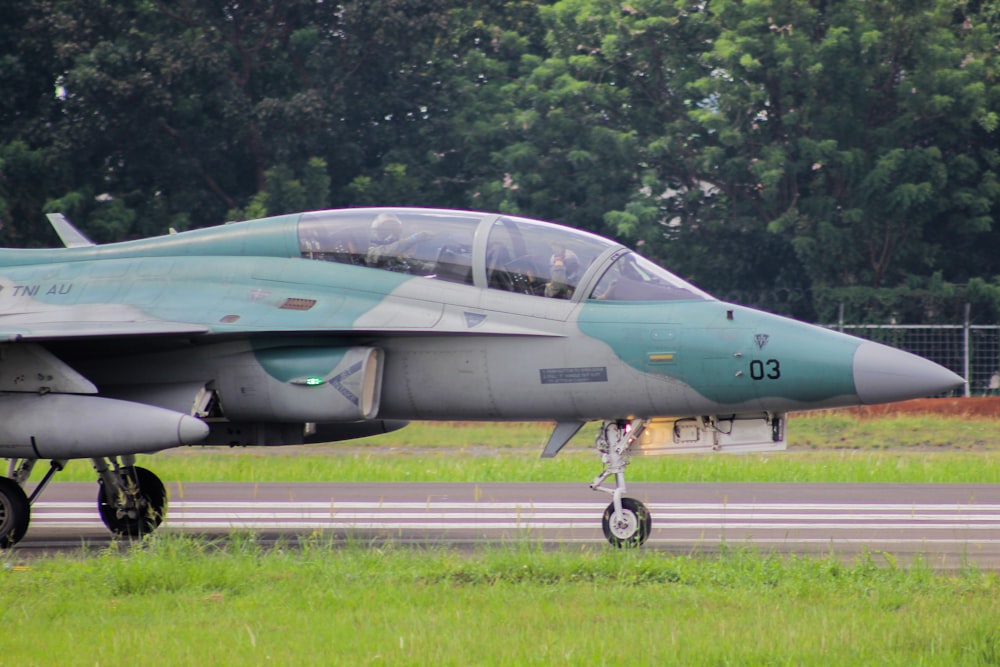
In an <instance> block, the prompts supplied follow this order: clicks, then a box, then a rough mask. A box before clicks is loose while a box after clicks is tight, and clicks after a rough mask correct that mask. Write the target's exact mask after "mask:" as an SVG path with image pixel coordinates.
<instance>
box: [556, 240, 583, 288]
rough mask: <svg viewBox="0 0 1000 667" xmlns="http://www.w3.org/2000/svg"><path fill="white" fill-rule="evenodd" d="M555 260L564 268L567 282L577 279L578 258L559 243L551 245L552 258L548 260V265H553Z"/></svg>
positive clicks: (578, 271)
mask: <svg viewBox="0 0 1000 667" xmlns="http://www.w3.org/2000/svg"><path fill="white" fill-rule="evenodd" d="M557 260H558V261H562V265H563V266H564V267H565V268H566V278H567V280H575V279H576V278H577V277H578V274H579V273H580V258H579V257H577V256H576V253H575V252H573V251H572V250H570V249H569V248H567V247H565V246H563V245H562V244H561V243H553V244H552V257H550V258H549V264H550V265H555V263H556V261H557Z"/></svg>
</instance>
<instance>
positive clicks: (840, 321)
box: [837, 301, 844, 333]
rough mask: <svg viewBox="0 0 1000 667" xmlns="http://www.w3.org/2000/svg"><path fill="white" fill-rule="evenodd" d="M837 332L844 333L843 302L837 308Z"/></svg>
mask: <svg viewBox="0 0 1000 667" xmlns="http://www.w3.org/2000/svg"><path fill="white" fill-rule="evenodd" d="M837 331H839V332H840V333H844V302H843V301H841V302H840V304H839V305H838V306H837Z"/></svg>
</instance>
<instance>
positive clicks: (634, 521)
mask: <svg viewBox="0 0 1000 667" xmlns="http://www.w3.org/2000/svg"><path fill="white" fill-rule="evenodd" d="M601 526H602V527H603V528H604V537H606V538H607V539H608V542H610V543H611V544H613V545H614V546H616V547H618V548H620V549H624V548H627V547H638V546H641V545H642V543H643V542H645V541H646V538H647V537H649V532H650V531H651V530H652V529H653V519H652V517H650V516H649V510H648V509H646V506H645V505H643V504H642V503H641V502H640V501H638V500H636V499H635V498H622V499H621V509H615V504H614V503H611V504H610V505H608V507H607V509H606V510H604V517H603V518H602V519H601Z"/></svg>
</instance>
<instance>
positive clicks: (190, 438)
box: [177, 415, 209, 445]
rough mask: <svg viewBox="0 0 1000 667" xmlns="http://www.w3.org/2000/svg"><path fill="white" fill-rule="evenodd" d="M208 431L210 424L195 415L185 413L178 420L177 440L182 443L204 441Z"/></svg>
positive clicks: (188, 443) (191, 443) (189, 443)
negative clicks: (189, 415) (190, 415)
mask: <svg viewBox="0 0 1000 667" xmlns="http://www.w3.org/2000/svg"><path fill="white" fill-rule="evenodd" d="M208 431H209V429H208V424H206V423H205V422H203V421H202V420H200V419H196V418H194V417H188V416H187V415H184V416H182V417H181V418H180V419H179V420H178V421H177V441H178V442H180V443H181V444H182V445H195V444H198V443H199V442H204V441H205V438H206V437H208Z"/></svg>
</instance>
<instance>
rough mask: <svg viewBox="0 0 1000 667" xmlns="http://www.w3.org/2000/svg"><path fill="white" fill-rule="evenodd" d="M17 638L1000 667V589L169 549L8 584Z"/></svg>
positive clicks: (353, 551)
mask: <svg viewBox="0 0 1000 667" xmlns="http://www.w3.org/2000/svg"><path fill="white" fill-rule="evenodd" d="M0 626H2V627H3V629H4V630H3V633H0V655H2V656H3V662H4V664H21V665H48V664H59V665H95V664H100V665H111V664H132V663H133V662H135V661H138V662H140V663H142V664H149V665H193V664H197V665H233V664H254V665H256V664H275V665H327V664H345V665H347V664H349V665H359V664H371V663H378V664H391V665H429V664H434V665H468V664H490V665H494V664H498V665H499V664H504V665H525V664H544V665H549V664H587V665H600V664H608V665H620V664H646V665H873V664H878V665H901V666H902V665H906V666H910V665H996V664H997V663H998V661H1000V579H998V576H997V575H996V574H993V573H984V572H980V571H977V570H974V569H968V570H964V571H960V572H957V573H952V574H948V575H942V574H936V573H934V572H932V571H931V570H930V569H929V568H928V567H926V566H924V565H922V564H921V563H916V564H913V565H910V566H908V567H901V566H899V565H897V564H896V563H895V562H894V561H893V560H892V559H891V558H890V557H888V556H883V555H879V554H874V555H866V556H863V557H861V558H859V559H858V561H857V562H855V563H854V564H849V565H845V564H842V563H841V562H838V561H837V560H836V559H833V558H815V557H810V558H799V557H794V556H791V557H781V556H772V555H761V554H757V553H754V552H751V551H745V550H732V551H724V552H723V553H722V554H721V555H720V556H718V557H714V558H704V557H689V556H677V555H665V554H662V553H656V552H651V551H648V552H647V551H634V552H633V551H619V550H614V549H611V548H584V549H579V548H570V547H566V548H564V549H562V550H557V551H554V552H553V551H545V550H542V549H541V548H539V547H537V546H535V545H521V546H515V547H506V548H504V547H495V548H483V549H482V550H479V551H476V552H474V553H472V554H471V555H470V554H462V553H458V552H455V551H452V550H448V549H445V548H440V549H438V548H426V549H420V548H417V549H415V548H411V547H403V546H393V545H391V544H390V545H388V546H383V547H381V548H375V547H371V546H365V545H348V546H346V547H344V546H341V547H338V546H336V545H333V544H331V543H329V542H327V541H326V538H323V537H319V536H316V537H311V538H301V539H300V540H299V541H298V542H296V543H294V544H288V545H284V546H279V547H277V548H274V549H264V548H262V547H260V546H259V545H258V544H257V543H256V542H255V541H254V539H253V538H252V537H251V536H246V535H239V534H237V535H233V536H231V537H230V538H229V539H227V540H222V541H220V542H217V543H215V544H206V543H205V542H204V541H203V540H199V539H196V538H190V537H184V536H180V535H171V534H167V533H164V534H160V535H157V536H155V537H154V538H153V539H150V540H148V541H147V542H146V543H144V544H140V545H135V546H132V547H113V548H111V549H110V550H107V551H104V552H102V553H99V554H97V555H95V556H92V557H89V558H87V557H81V556H59V557H53V558H49V559H42V560H34V561H31V562H30V564H29V565H27V566H24V567H8V568H7V569H6V570H0Z"/></svg>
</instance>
